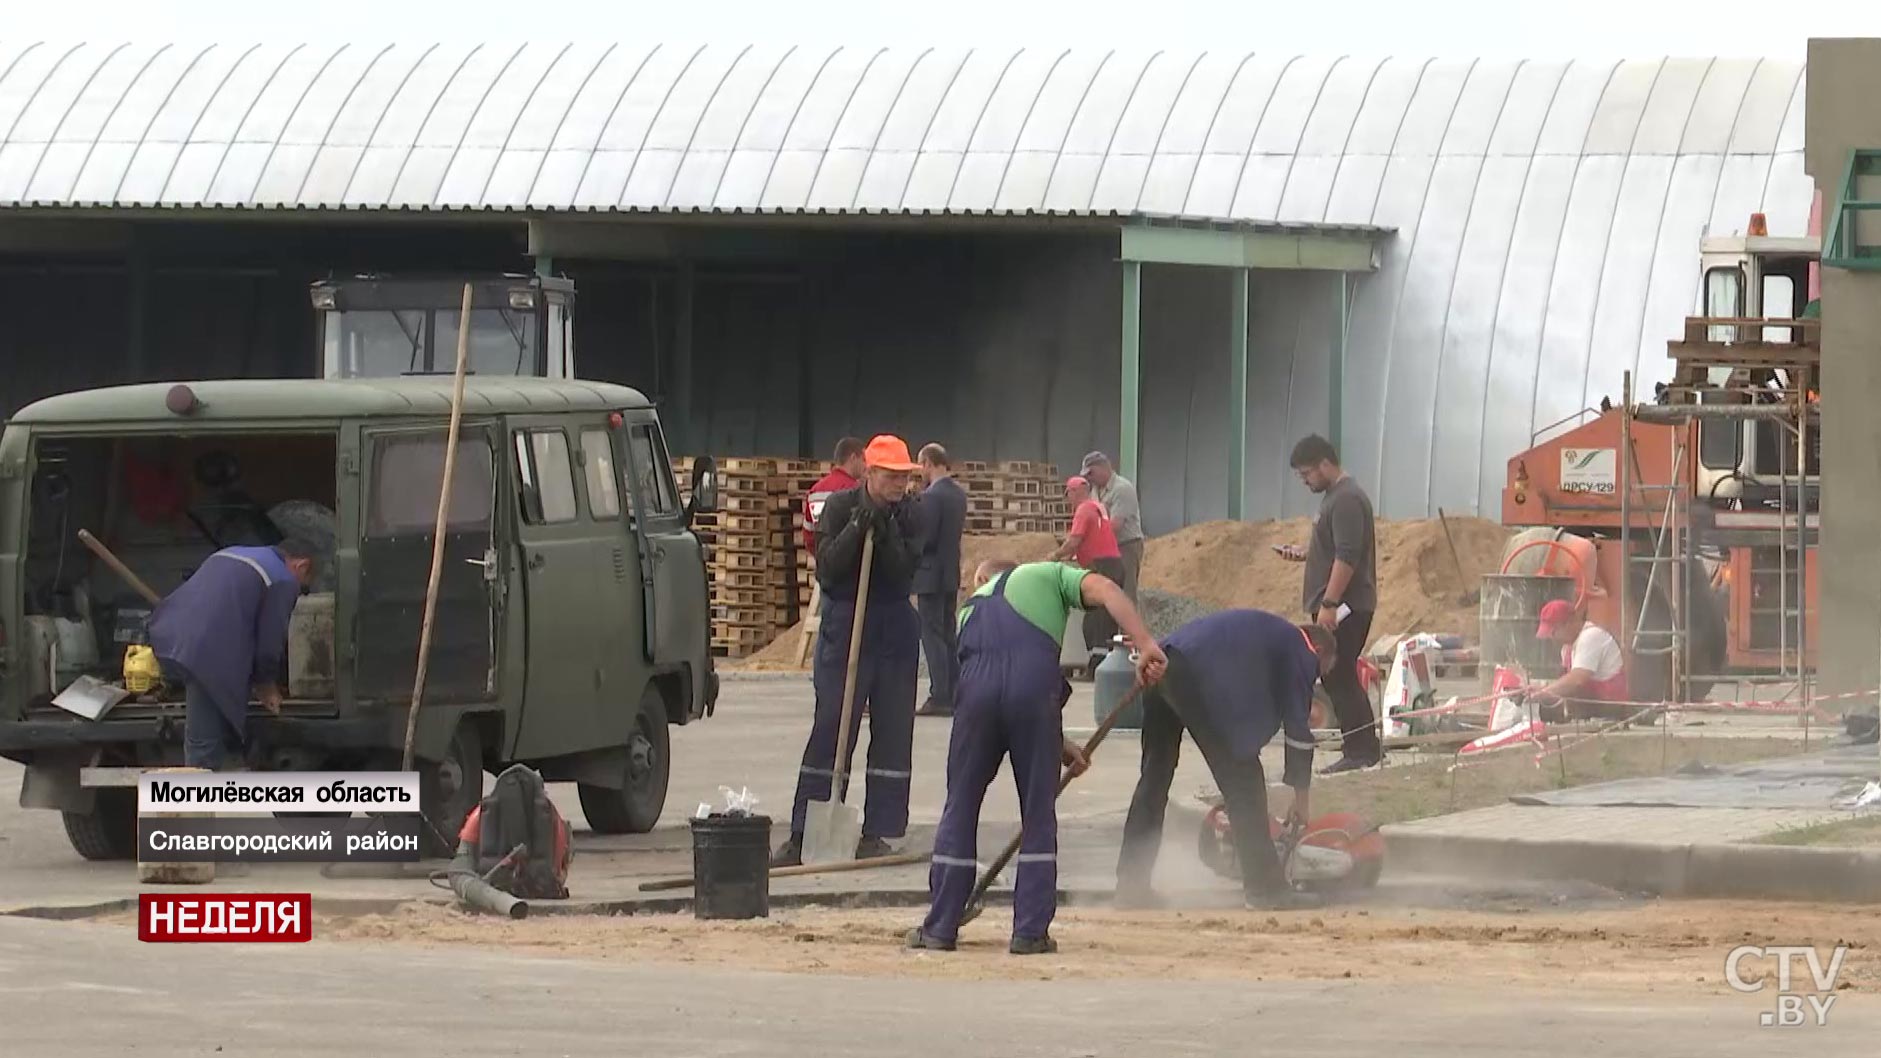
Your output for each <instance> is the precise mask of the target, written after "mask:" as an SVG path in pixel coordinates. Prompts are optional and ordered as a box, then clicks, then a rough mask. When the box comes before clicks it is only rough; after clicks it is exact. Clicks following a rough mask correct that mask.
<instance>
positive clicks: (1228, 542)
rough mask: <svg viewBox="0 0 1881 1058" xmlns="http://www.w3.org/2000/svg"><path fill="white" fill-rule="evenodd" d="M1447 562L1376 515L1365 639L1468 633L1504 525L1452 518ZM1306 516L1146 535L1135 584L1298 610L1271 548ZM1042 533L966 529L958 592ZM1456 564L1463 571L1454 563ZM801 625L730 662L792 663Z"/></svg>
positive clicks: (1412, 528)
mask: <svg viewBox="0 0 1881 1058" xmlns="http://www.w3.org/2000/svg"><path fill="white" fill-rule="evenodd" d="M1449 523H1450V536H1451V538H1452V539H1453V540H1455V542H1456V559H1455V560H1453V559H1452V558H1451V556H1450V547H1449V545H1448V544H1447V543H1446V542H1445V540H1444V527H1443V523H1442V522H1440V521H1439V520H1437V519H1435V518H1413V519H1405V520H1402V521H1382V520H1381V521H1380V522H1378V610H1377V614H1376V616H1374V617H1373V619H1372V635H1371V638H1373V639H1376V638H1377V637H1379V636H1382V635H1397V634H1402V633H1406V632H1437V633H1452V634H1456V635H1461V636H1466V637H1469V638H1472V639H1473V638H1475V636H1476V608H1475V606H1473V605H1470V604H1468V603H1465V602H1464V601H1463V600H1464V597H1465V595H1466V593H1468V592H1470V591H1473V590H1475V589H1476V588H1477V587H1478V583H1477V582H1478V578H1480V577H1481V576H1482V575H1483V574H1485V573H1494V572H1496V567H1497V564H1498V563H1500V562H1501V561H1502V551H1503V547H1504V545H1506V544H1507V542H1508V539H1509V531H1508V530H1506V529H1504V528H1503V527H1502V526H1500V525H1498V524H1496V523H1495V522H1491V521H1487V520H1485V519H1482V518H1468V517H1462V518H1451V519H1450V520H1449ZM1311 532H1312V523H1311V522H1310V521H1308V520H1307V519H1305V518H1293V519H1289V520H1287V521H1266V522H1204V523H1202V524H1200V525H1192V526H1189V527H1188V528H1187V529H1181V530H1178V531H1176V532H1174V533H1170V534H1168V535H1167V536H1159V537H1156V538H1155V539H1153V540H1151V541H1149V544H1148V546H1146V547H1145V548H1144V558H1143V575H1142V587H1144V588H1152V589H1155V590H1157V591H1163V592H1169V593H1171V594H1173V595H1180V596H1187V597H1188V598H1191V599H1194V600H1196V601H1198V602H1200V603H1202V604H1204V605H1205V606H1207V607H1210V608H1218V609H1227V608H1233V607H1251V608H1254V609H1261V610H1271V611H1273V612H1275V613H1280V614H1286V615H1288V616H1291V617H1296V618H1298V617H1299V616H1300V578H1301V574H1302V572H1303V570H1302V567H1301V565H1300V564H1299V563H1297V562H1288V561H1287V560H1286V559H1283V558H1281V557H1280V556H1279V555H1277V554H1275V553H1274V551H1273V548H1274V547H1275V546H1276V545H1279V544H1298V545H1300V546H1302V547H1304V546H1306V543H1307V541H1308V539H1309V538H1310V534H1311ZM1057 544H1058V541H1057V538H1055V537H1053V536H1052V535H1051V534H1049V533H1017V534H1014V535H1012V536H969V537H967V538H966V539H965V541H964V542H963V543H962V546H961V563H960V570H961V580H962V583H961V591H962V594H963V595H964V594H965V593H966V592H970V591H972V590H973V585H972V576H973V570H974V569H975V568H976V567H977V566H978V565H979V564H980V563H981V562H983V561H985V560H986V559H989V558H1006V559H1013V560H1015V561H1021V562H1028V561H1036V560H1039V559H1043V558H1046V557H1048V556H1049V555H1050V554H1051V553H1052V551H1053V549H1054V548H1056V547H1057ZM1458 562H1460V563H1461V564H1462V575H1461V576H1459V575H1458V572H1457V563H1458ZM802 630H803V626H802V625H801V624H799V625H797V626H796V627H794V628H792V629H790V630H789V631H786V632H784V633H782V634H780V635H779V636H778V637H777V639H775V640H773V641H772V642H771V644H770V645H769V646H767V647H765V648H764V649H763V650H761V651H759V652H757V653H756V654H753V655H751V656H750V657H749V658H746V659H744V660H743V661H741V662H737V663H735V665H734V667H737V668H743V669H754V670H760V671H763V670H769V671H777V670H789V669H795V668H797V667H798V666H797V650H798V639H799V637H800V636H801V634H802Z"/></svg>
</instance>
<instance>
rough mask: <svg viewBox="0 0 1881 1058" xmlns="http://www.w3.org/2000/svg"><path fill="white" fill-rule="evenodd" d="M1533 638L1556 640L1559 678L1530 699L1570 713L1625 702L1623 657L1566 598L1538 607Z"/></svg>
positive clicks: (1604, 710)
mask: <svg viewBox="0 0 1881 1058" xmlns="http://www.w3.org/2000/svg"><path fill="white" fill-rule="evenodd" d="M1535 637H1536V638H1537V639H1549V640H1553V641H1554V642H1556V643H1559V644H1561V670H1562V671H1561V678H1560V679H1557V680H1555V681H1554V682H1552V683H1548V684H1545V685H1543V686H1542V687H1540V688H1537V689H1536V690H1535V691H1534V692H1533V694H1532V695H1531V696H1532V697H1539V698H1541V699H1544V700H1549V699H1552V700H1553V701H1555V702H1559V703H1561V705H1562V706H1563V707H1564V708H1565V710H1566V715H1568V716H1570V717H1580V716H1603V715H1608V714H1612V713H1614V712H1615V703H1621V704H1620V705H1619V708H1620V709H1622V710H1623V709H1624V708H1625V706H1624V704H1623V703H1625V702H1626V700H1627V697H1628V694H1627V685H1626V655H1625V653H1624V652H1623V651H1622V650H1621V649H1620V642H1619V640H1617V639H1615V638H1613V633H1611V632H1609V631H1607V630H1606V629H1604V628H1602V627H1600V626H1599V625H1597V624H1594V623H1593V622H1592V621H1589V620H1588V619H1587V614H1586V613H1585V612H1584V611H1582V610H1577V609H1575V608H1574V604H1573V603H1570V602H1568V601H1567V600H1566V599H1554V600H1551V601H1549V602H1548V603H1546V604H1545V605H1543V606H1542V608H1541V627H1540V629H1539V630H1537V631H1536V633H1535Z"/></svg>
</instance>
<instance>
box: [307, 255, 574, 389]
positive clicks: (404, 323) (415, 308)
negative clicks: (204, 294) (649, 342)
mask: <svg viewBox="0 0 1881 1058" xmlns="http://www.w3.org/2000/svg"><path fill="white" fill-rule="evenodd" d="M466 285H468V286H469V287H470V289H471V302H470V336H469V342H468V345H467V347H466V350H465V356H466V367H465V369H466V372H467V373H468V374H470V375H474V376H479V377H488V376H493V375H499V376H500V375H509V376H530V377H535V378H552V379H563V380H566V379H573V378H576V377H577V375H576V368H575V331H574V308H575V284H574V283H573V282H571V281H569V280H567V279H558V278H550V277H544V276H533V275H497V276H484V277H473V278H471V279H468V280H466V279H464V278H462V277H441V276H377V275H364V276H355V277H353V278H351V279H325V280H321V281H320V282H317V283H315V284H313V287H312V289H311V291H310V293H309V296H310V297H311V298H312V301H313V307H314V312H315V314H316V317H317V320H318V323H317V330H318V335H317V337H318V343H317V348H318V349H319V350H320V364H319V370H318V371H317V372H315V375H316V377H319V378H325V379H349V378H399V377H401V376H410V375H450V374H452V373H453V372H454V371H455V370H456V368H457V336H458V331H459V326H460V325H459V319H458V318H459V317H460V316H462V315H463V295H464V287H465V286H466Z"/></svg>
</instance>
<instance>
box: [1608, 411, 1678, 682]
mask: <svg viewBox="0 0 1881 1058" xmlns="http://www.w3.org/2000/svg"><path fill="white" fill-rule="evenodd" d="M1629 383H1630V380H1629ZM1629 390H1630V384H1629ZM1631 398H1632V394H1631V393H1630V392H1628V394H1627V401H1628V403H1627V410H1628V414H1627V415H1626V416H1625V419H1624V421H1623V423H1622V425H1621V440H1622V445H1623V447H1624V448H1625V449H1626V451H1625V452H1624V453H1622V454H1621V457H1620V463H1621V470H1620V474H1621V485H1620V489H1621V493H1620V553H1621V555H1622V556H1623V557H1624V559H1625V563H1624V566H1623V568H1624V570H1625V572H1623V573H1622V574H1621V577H1620V585H1619V590H1620V621H1621V623H1622V625H1623V626H1624V624H1625V623H1626V622H1628V621H1630V622H1632V629H1631V634H1630V635H1629V636H1628V637H1627V638H1628V644H1627V653H1628V656H1631V657H1670V658H1671V659H1672V679H1671V681H1670V686H1669V691H1670V693H1671V696H1672V697H1674V698H1676V699H1679V700H1684V699H1685V697H1686V691H1687V681H1686V676H1687V674H1689V673H1690V671H1691V658H1690V647H1691V644H1690V638H1689V637H1688V636H1687V635H1686V634H1685V622H1684V619H1683V617H1684V615H1685V614H1687V613H1689V612H1690V609H1689V604H1690V598H1689V591H1690V585H1689V584H1687V583H1686V582H1687V581H1688V580H1689V579H1690V578H1688V577H1686V576H1685V569H1684V568H1683V567H1684V563H1683V561H1682V557H1683V549H1682V548H1681V547H1680V546H1679V544H1680V537H1679V534H1680V533H1682V532H1684V527H1685V526H1686V524H1687V517H1688V516H1689V514H1690V502H1691V498H1690V494H1689V490H1688V489H1686V488H1685V487H1684V486H1683V485H1682V484H1681V478H1680V473H1681V471H1683V470H1684V469H1685V456H1686V447H1687V445H1688V443H1689V439H1690V436H1691V431H1680V432H1679V433H1678V435H1677V439H1676V441H1675V443H1674V444H1673V446H1672V461H1671V462H1672V465H1671V468H1670V471H1671V472H1670V473H1669V474H1668V475H1667V477H1666V481H1665V483H1663V484H1652V483H1649V482H1647V481H1645V474H1644V473H1643V472H1641V470H1640V467H1639V450H1638V449H1637V448H1636V447H1634V445H1633V417H1632V415H1631V408H1632V404H1631ZM1635 493H1644V494H1648V495H1650V494H1652V493H1664V494H1665V499H1664V502H1663V506H1661V504H1660V503H1659V502H1657V501H1656V500H1655V502H1654V503H1653V504H1652V506H1653V508H1655V509H1658V510H1659V512H1660V517H1659V520H1658V524H1657V526H1656V527H1655V528H1653V529H1652V530H1650V532H1651V534H1652V553H1651V554H1636V553H1635V552H1634V548H1633V541H1632V534H1633V532H1634V531H1635V530H1634V529H1633V518H1632V513H1633V512H1632V499H1633V496H1634V494H1635ZM1645 498H1646V497H1645V496H1642V497H1641V499H1642V501H1643V500H1644V499H1645ZM1640 566H1644V567H1645V568H1646V585H1645V590H1644V594H1643V597H1642V598H1641V599H1640V600H1639V604H1638V610H1639V612H1638V614H1637V615H1635V614H1634V613H1633V609H1634V607H1633V605H1632V603H1631V600H1630V598H1629V597H1630V595H1631V593H1632V579H1633V578H1632V571H1633V569H1634V568H1636V567H1640ZM1662 584H1663V585H1669V586H1675V588H1674V590H1677V591H1678V592H1679V602H1680V605H1679V606H1678V607H1677V609H1676V610H1675V611H1674V612H1673V613H1671V614H1669V615H1668V616H1669V618H1670V619H1669V620H1668V621H1667V622H1666V625H1667V626H1666V627H1665V628H1646V627H1642V626H1643V625H1644V624H1645V621H1644V618H1645V616H1646V612H1647V607H1646V603H1647V601H1648V600H1649V599H1651V598H1652V592H1653V589H1654V588H1655V587H1656V586H1659V585H1662ZM1671 597H1672V593H1671V591H1668V592H1667V599H1668V602H1669V601H1670V599H1671ZM1668 609H1670V607H1668Z"/></svg>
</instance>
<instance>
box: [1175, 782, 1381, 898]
mask: <svg viewBox="0 0 1881 1058" xmlns="http://www.w3.org/2000/svg"><path fill="white" fill-rule="evenodd" d="M1267 832H1268V835H1269V836H1270V837H1271V838H1272V839H1273V842H1274V846H1275V849H1276V850H1277V851H1278V852H1279V853H1280V866H1281V868H1282V869H1283V870H1284V871H1285V872H1286V875H1287V881H1289V882H1291V883H1292V884H1294V885H1297V886H1299V887H1300V888H1302V889H1311V890H1317V891H1320V892H1328V893H1335V892H1349V891H1352V890H1357V889H1369V888H1371V887H1372V886H1374V885H1377V884H1378V878H1379V875H1381V874H1383V873H1384V869H1385V836H1384V835H1383V834H1380V833H1379V832H1378V828H1377V827H1375V826H1372V825H1371V824H1369V823H1367V822H1365V821H1364V820H1363V819H1360V818H1359V817H1358V816H1356V815H1353V814H1352V813H1350V812H1328V813H1326V814H1325V815H1322V816H1317V817H1315V818H1314V819H1313V820H1312V821H1311V822H1309V823H1307V824H1306V826H1305V827H1303V828H1300V829H1298V830H1292V829H1289V828H1288V827H1287V825H1286V824H1285V823H1284V822H1282V821H1281V820H1278V819H1270V820H1268V826H1267ZM1197 852H1198V853H1199V854H1200V855H1201V857H1202V863H1203V864H1205V865H1207V867H1208V869H1209V870H1212V871H1214V872H1215V873H1216V874H1219V875H1221V876H1222V877H1224V878H1233V879H1235V880H1237V881H1239V880H1240V878H1241V864H1240V858H1239V857H1238V856H1236V855H1235V851H1234V829H1233V826H1232V825H1231V824H1230V822H1229V820H1228V809H1227V807H1226V806H1225V805H1220V804H1217V805H1215V806H1214V807H1213V808H1211V809H1209V812H1208V815H1207V816H1206V817H1204V818H1203V820H1202V829H1201V832H1200V833H1199V834H1198V835H1197Z"/></svg>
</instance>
